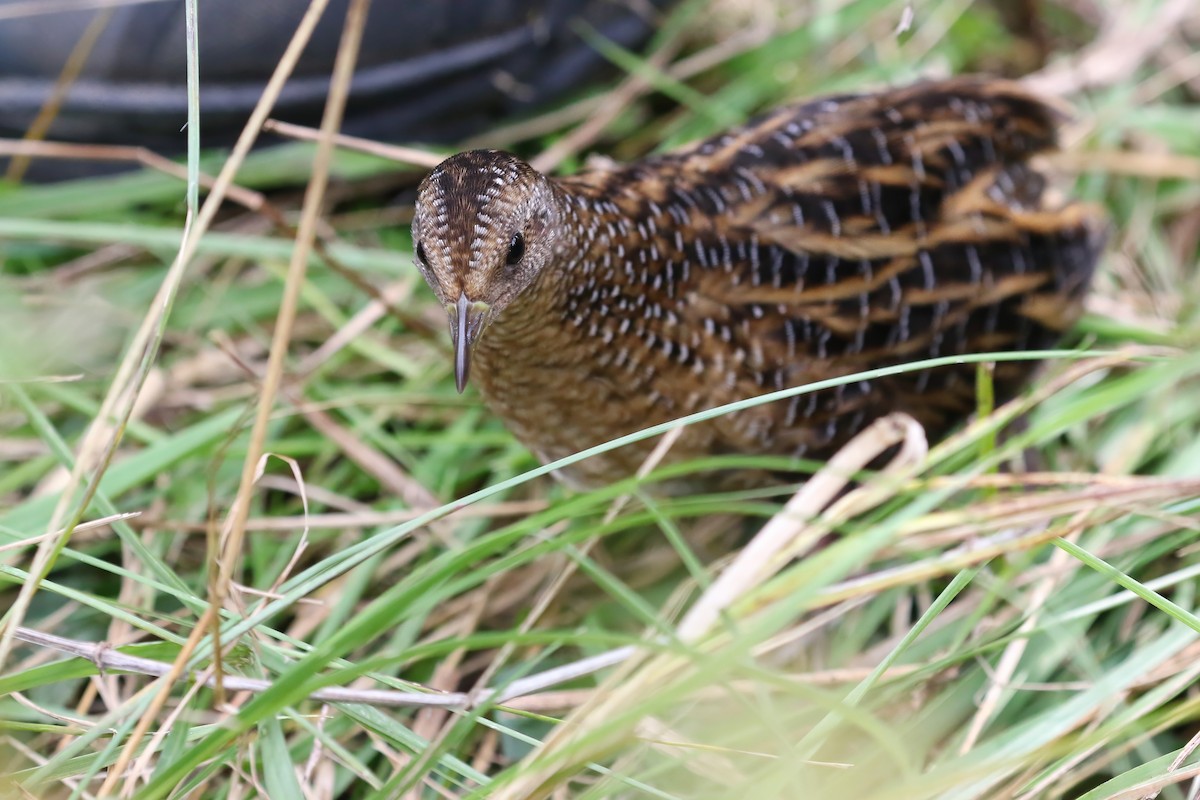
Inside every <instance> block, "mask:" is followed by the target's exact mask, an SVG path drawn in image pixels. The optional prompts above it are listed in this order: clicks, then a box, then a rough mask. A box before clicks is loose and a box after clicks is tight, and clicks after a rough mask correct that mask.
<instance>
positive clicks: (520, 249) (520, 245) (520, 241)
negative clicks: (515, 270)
mask: <svg viewBox="0 0 1200 800" xmlns="http://www.w3.org/2000/svg"><path fill="white" fill-rule="evenodd" d="M524 256H525V237H524V236H522V235H521V234H519V233H514V234H513V237H512V241H510V242H509V243H508V256H506V257H505V259H504V263H505V264H507V265H508V266H510V267H515V266H516V265H517V264H518V263H519V262H520V261H521V259H522V258H523V257H524Z"/></svg>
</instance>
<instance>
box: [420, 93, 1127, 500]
mask: <svg viewBox="0 0 1200 800" xmlns="http://www.w3.org/2000/svg"><path fill="white" fill-rule="evenodd" d="M1057 122H1058V113H1057V112H1056V111H1055V110H1053V109H1052V108H1051V107H1049V106H1047V105H1045V104H1044V103H1043V102H1041V101H1039V100H1038V99H1036V98H1034V97H1032V96H1030V95H1028V94H1027V93H1026V92H1024V90H1022V89H1021V88H1020V87H1019V86H1017V85H1016V84H1013V83H1010V82H1005V81H994V80H986V79H976V78H961V79H954V80H949V81H940V82H925V83H920V84H916V85H913V86H909V87H905V88H900V89H895V90H889V91H884V92H880V93H876V94H865V95H845V96H838V97H830V98H824V99H818V100H814V101H811V102H806V103H802V104H799V105H795V106H790V107H786V108H781V109H779V110H777V111H774V112H771V113H768V114H766V115H764V116H762V117H760V118H758V119H756V120H753V121H751V122H749V123H747V124H746V125H744V126H742V127H739V128H736V129H734V130H731V131H729V132H728V133H726V134H723V135H720V136H716V137H713V138H711V139H708V140H706V141H703V142H700V143H698V144H695V145H693V146H691V147H688V148H685V149H683V150H680V151H677V152H673V153H670V154H667V155H662V156H656V157H652V158H648V159H645V160H643V161H639V162H637V163H634V164H630V165H626V166H613V167H609V168H603V169H596V170H591V171H587V172H583V173H581V174H579V175H575V176H571V177H565V178H547V177H544V176H542V175H540V174H539V173H537V172H536V171H534V170H533V169H532V168H531V167H529V166H528V165H526V164H525V163H523V162H522V161H520V160H519V159H517V158H515V157H514V156H511V155H508V154H506V153H501V152H496V151H472V152H468V153H461V154H459V155H456V156H453V157H451V158H449V159H447V160H446V161H445V162H444V163H443V164H441V165H440V166H438V167H437V168H436V169H435V170H434V171H433V172H432V173H431V174H430V175H429V176H428V177H427V178H426V179H425V181H424V182H423V183H422V185H421V188H420V190H419V196H418V201H417V209H416V216H415V218H414V222H413V240H414V242H415V243H416V245H417V256H418V258H417V262H418V265H419V267H420V268H421V270H422V273H423V274H424V276H425V278H426V279H427V280H428V282H429V283H430V285H431V286H432V287H433V289H434V291H435V292H436V293H437V295H438V297H439V298H440V299H441V301H442V302H443V303H444V304H445V305H446V307H447V310H448V312H449V313H450V316H451V329H452V334H453V335H454V338H455V341H456V346H457V349H458V351H459V353H460V360H459V369H460V384H461V382H463V381H465V379H466V367H467V360H466V359H467V357H468V356H469V358H470V363H472V364H473V368H472V369H473V380H474V382H476V383H477V385H478V387H479V389H480V391H481V392H482V394H483V396H484V398H485V399H486V400H487V402H488V404H489V405H490V406H491V407H492V409H493V410H495V412H496V413H497V414H499V415H500V416H501V417H502V418H503V419H504V420H505V421H506V423H507V424H508V425H509V426H510V428H511V429H512V430H513V431H514V433H515V434H516V436H517V437H518V438H519V439H520V440H521V441H522V442H524V443H525V444H526V445H527V446H529V447H530V448H531V449H532V450H533V451H534V452H535V453H536V454H537V455H538V457H539V458H541V459H542V460H544V461H546V460H551V459H556V458H559V457H561V456H564V455H567V454H569V453H573V452H576V451H578V450H581V449H583V448H585V447H589V446H591V445H594V444H597V443H599V442H602V441H606V440H608V439H611V438H613V437H616V436H619V435H621V434H624V433H628V432H631V431H634V430H638V429H640V428H644V427H646V426H648V425H652V424H655V423H658V422H663V421H666V420H669V419H673V418H675V417H679V416H682V415H684V414H688V413H691V412H694V411H697V410H700V409H703V408H706V407H711V406H715V405H719V404H722V403H727V402H731V401H733V400H737V399H741V398H745V397H749V396H754V395H758V394H762V393H764V392H768V391H772V390H775V389H780V388H784V387H789V386H795V385H799V384H805V383H811V382H813V381H816V380H821V379H825V378H830V377H834V376H839V375H845V374H849V373H853V372H858V371H861V370H864V369H869V368H872V367H878V366H884V365H889V364H896V363H903V362H906V361H914V360H918V359H922V358H927V357H934V356H944V355H954V354H960V353H972V352H986V351H1008V350H1028V349H1040V348H1044V347H1049V346H1052V345H1053V344H1054V343H1055V342H1056V341H1057V339H1058V338H1059V336H1060V334H1061V332H1062V331H1063V330H1064V329H1065V328H1067V327H1068V326H1070V325H1071V324H1072V323H1073V322H1074V321H1075V320H1076V319H1077V317H1078V315H1079V313H1080V310H1081V306H1082V298H1083V295H1084V293H1085V291H1086V289H1087V286H1088V283H1089V281H1090V278H1091V274H1092V271H1093V268H1094V266H1095V262H1096V259H1097V256H1098V254H1099V251H1100V249H1101V246H1102V244H1103V240H1104V229H1105V226H1104V223H1103V222H1102V220H1101V219H1099V218H1098V217H1097V216H1096V215H1095V213H1094V212H1092V211H1091V210H1089V209H1088V208H1086V207H1084V206H1081V205H1078V204H1065V205H1054V204H1052V203H1051V202H1050V201H1049V200H1047V199H1046V196H1047V193H1046V192H1045V190H1044V180H1043V178H1042V176H1041V175H1040V174H1039V173H1038V172H1037V171H1036V170H1035V169H1034V168H1033V167H1032V166H1030V164H1029V159H1030V158H1031V157H1032V156H1034V155H1035V154H1037V153H1039V152H1042V151H1045V150H1048V149H1051V148H1053V147H1054V146H1055V130H1056V126H1057ZM514 256H515V257H514ZM472 345H473V352H472ZM1033 368H1034V364H1032V363H1030V362H1005V363H1000V364H998V365H997V368H996V373H995V379H996V386H997V391H998V394H999V395H1001V396H1011V395H1012V394H1014V393H1015V392H1017V391H1019V389H1020V388H1021V386H1022V385H1023V383H1024V382H1025V380H1026V379H1027V378H1028V376H1029V374H1030V372H1031V371H1032V369H1033ZM973 369H974V368H973V367H970V366H966V367H959V368H942V369H936V370H926V371H921V372H917V373H911V374H906V375H901V376H895V377H890V378H886V379H878V380H874V381H871V382H870V383H866V382H859V383H853V384H850V385H847V386H843V387H840V388H838V389H836V390H830V391H826V392H821V393H816V394H810V395H806V396H800V397H796V398H793V399H791V400H788V401H783V402H778V403H773V404H770V405H766V406H760V407H758V408H755V409H750V410H747V411H744V412H741V413H738V414H733V415H727V416H725V417H722V418H720V419H716V420H713V421H711V422H707V423H704V424H702V425H697V426H692V427H691V428H689V429H688V431H687V432H686V433H685V434H684V435H683V437H682V438H681V439H680V440H679V442H678V443H677V444H676V445H675V447H674V448H673V450H672V457H674V458H688V457H694V456H698V455H704V454H709V453H721V452H746V453H773V454H783V455H796V456H801V455H802V456H806V457H812V458H826V457H828V456H829V455H830V454H831V453H832V452H833V451H835V450H836V449H837V448H838V447H840V446H841V445H842V444H844V443H845V441H846V440H847V439H848V438H849V437H850V436H852V435H853V434H854V433H856V432H857V431H859V430H861V429H862V428H863V426H865V425H866V424H867V423H869V422H870V421H871V420H872V419H874V418H876V417H878V416H880V415H882V414H885V413H888V412H891V411H895V410H903V411H907V412H908V413H910V414H912V415H913V416H914V417H916V418H917V419H918V420H919V421H920V422H921V423H922V424H924V425H925V427H926V429H927V430H928V432H929V434H930V435H931V436H932V437H935V438H936V437H938V436H940V435H942V434H944V433H945V431H946V430H947V429H948V428H949V427H951V426H952V425H954V424H955V423H957V422H959V421H960V420H962V419H963V418H964V417H965V416H967V415H968V414H969V413H970V412H971V411H972V410H973V409H974V407H975V382H974V372H973ZM651 446H652V443H646V444H644V445H643V446H640V447H639V446H632V447H626V448H622V449H620V450H618V451H614V452H611V453H609V454H606V455H605V456H603V457H601V458H597V459H591V460H589V461H587V462H584V463H582V464H579V465H577V466H576V467H574V468H572V470H571V472H570V473H569V474H568V475H566V476H564V477H566V478H567V479H568V480H571V481H572V482H575V483H578V484H583V485H590V484H596V483H601V482H604V481H608V480H612V479H616V478H619V477H622V476H625V475H628V474H630V473H632V472H633V471H634V470H635V469H636V468H637V466H638V465H639V464H640V463H641V461H642V459H643V458H644V457H645V456H646V454H647V452H648V449H649V448H650V447H651Z"/></svg>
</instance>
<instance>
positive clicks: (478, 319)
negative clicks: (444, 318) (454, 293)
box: [446, 292, 488, 394]
mask: <svg viewBox="0 0 1200 800" xmlns="http://www.w3.org/2000/svg"><path fill="white" fill-rule="evenodd" d="M487 312H488V304H487V303H480V302H471V301H470V300H468V299H467V295H466V292H463V293H461V294H459V296H458V302H457V303H447V304H446V313H447V314H448V315H449V316H450V338H451V339H452V340H453V341H454V385H455V386H457V387H458V391H459V393H460V394H461V393H462V390H463V389H465V388H466V386H467V378H469V377H470V375H471V348H472V347H473V346H474V345H475V340H476V339H478V338H479V331H480V329H482V328H483V320H484V317H485V316H487Z"/></svg>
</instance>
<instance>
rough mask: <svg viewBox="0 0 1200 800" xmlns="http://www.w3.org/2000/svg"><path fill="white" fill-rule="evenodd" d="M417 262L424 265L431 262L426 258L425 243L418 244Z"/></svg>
mask: <svg viewBox="0 0 1200 800" xmlns="http://www.w3.org/2000/svg"><path fill="white" fill-rule="evenodd" d="M417 261H419V262H421V263H422V264H428V263H429V260H428V259H427V258H425V243H424V242H418V243H417Z"/></svg>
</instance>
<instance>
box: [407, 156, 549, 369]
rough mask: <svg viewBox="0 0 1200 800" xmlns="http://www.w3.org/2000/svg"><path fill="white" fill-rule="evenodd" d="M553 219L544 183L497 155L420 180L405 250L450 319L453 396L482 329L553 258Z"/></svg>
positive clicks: (458, 162)
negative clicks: (413, 257) (413, 254)
mask: <svg viewBox="0 0 1200 800" xmlns="http://www.w3.org/2000/svg"><path fill="white" fill-rule="evenodd" d="M560 217H561V212H560V210H559V205H558V203H557V202H556V198H555V193H554V187H553V185H552V184H551V182H550V181H549V180H548V179H547V178H546V177H545V176H543V175H542V174H541V173H539V172H538V171H537V170H535V169H534V168H533V167H531V166H529V165H528V164H526V163H525V162H524V161H521V160H520V159H519V158H517V157H516V156H513V155H510V154H508V153H502V152H499V151H497V150H472V151H470V152H466V153H459V154H458V155H455V156H451V157H450V158H448V159H446V160H445V161H443V162H442V163H441V164H439V165H438V166H437V167H436V168H435V169H434V170H433V172H431V173H429V175H428V176H427V177H426V178H425V180H424V181H422V182H421V186H420V188H419V189H418V190H417V205H416V213H415V215H414V216H413V224H412V238H413V247H414V249H415V250H416V259H417V267H418V268H419V269H420V270H421V274H422V275H423V276H425V280H426V281H427V282H428V283H429V286H430V287H431V288H432V289H433V291H434V293H435V294H436V295H437V296H438V299H439V300H440V301H441V302H442V305H443V307H444V308H445V309H446V313H447V314H448V315H449V318H450V336H451V338H452V339H453V341H454V377H455V382H456V383H457V386H458V390H459V391H460V392H461V391H462V390H463V387H465V386H466V384H467V377H468V375H469V369H470V358H471V349H472V347H473V346H474V344H475V342H476V341H477V340H478V339H479V337H480V335H482V333H483V330H484V329H485V328H486V327H487V325H488V323H489V322H491V321H492V320H493V319H495V318H496V317H497V316H498V315H499V314H501V313H503V311H504V309H505V308H506V307H507V306H508V305H509V304H510V303H512V301H513V300H514V299H516V298H517V297H518V296H519V295H520V294H521V293H522V292H523V291H525V290H526V289H527V288H529V286H530V285H531V284H532V283H533V282H534V280H535V279H536V278H537V276H538V275H539V274H541V272H542V270H543V269H545V268H546V266H547V265H548V264H549V263H550V262H551V261H552V260H553V258H554V255H555V253H556V252H557V248H558V230H559V224H560V222H561V219H560Z"/></svg>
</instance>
